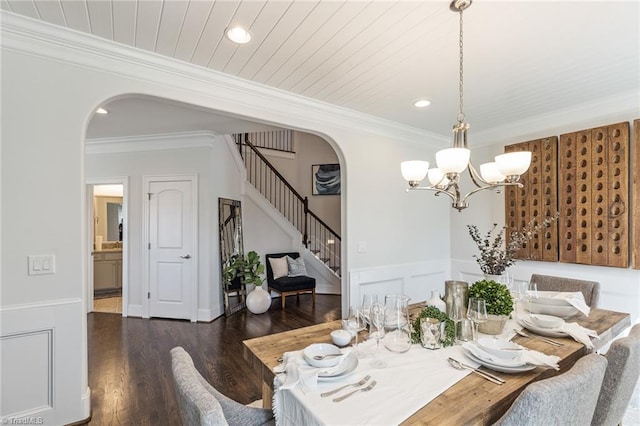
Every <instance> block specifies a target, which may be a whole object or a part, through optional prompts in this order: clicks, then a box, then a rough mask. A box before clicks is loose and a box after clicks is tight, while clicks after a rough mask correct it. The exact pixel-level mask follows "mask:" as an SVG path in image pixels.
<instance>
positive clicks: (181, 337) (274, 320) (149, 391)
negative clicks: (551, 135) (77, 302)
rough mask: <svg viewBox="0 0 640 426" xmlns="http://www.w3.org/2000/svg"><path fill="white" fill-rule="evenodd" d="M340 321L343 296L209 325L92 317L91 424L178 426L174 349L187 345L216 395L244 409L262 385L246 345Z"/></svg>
mask: <svg viewBox="0 0 640 426" xmlns="http://www.w3.org/2000/svg"><path fill="white" fill-rule="evenodd" d="M337 318H340V296H332V295H317V296H316V304H315V307H314V306H313V305H312V303H311V295H301V296H300V302H299V303H297V301H296V298H295V296H291V297H289V298H288V299H287V306H286V310H285V311H283V310H282V309H281V308H280V299H274V300H273V303H272V305H271V309H270V310H269V311H267V312H266V313H264V314H261V315H253V314H251V313H250V312H248V311H246V310H244V311H242V312H239V313H237V314H235V315H233V316H231V317H229V318H225V317H224V316H223V317H220V318H218V319H216V320H214V321H212V322H210V323H191V322H188V321H181V320H166V319H141V318H123V317H122V316H120V315H119V314H108V313H91V314H89V315H88V321H87V332H88V342H89V386H90V387H91V415H92V417H91V421H90V422H89V423H88V424H90V425H153V426H156V425H179V424H180V419H179V415H178V411H177V406H176V400H175V396H174V391H173V385H172V377H171V358H170V355H169V351H170V350H171V348H173V347H174V346H182V347H184V348H185V350H186V351H187V352H189V354H190V355H191V356H192V358H193V361H194V364H195V365H196V368H198V370H199V371H200V373H201V374H202V375H203V376H204V377H205V378H206V379H207V380H208V381H209V383H211V384H212V385H213V386H215V387H216V388H217V389H218V390H220V391H221V392H223V393H224V394H226V395H227V396H229V397H230V398H233V399H235V400H236V401H238V402H241V403H243V404H248V403H250V402H252V401H255V400H256V399H260V398H261V397H262V395H261V392H262V391H261V388H260V379H259V378H258V377H257V376H256V375H255V374H254V373H253V371H252V370H251V369H250V368H248V367H247V366H246V365H245V360H244V358H243V349H242V341H243V340H245V339H249V338H253V337H259V336H264V335H268V334H273V333H278V332H281V331H285V330H291V329H294V328H300V327H306V326H308V325H313V324H319V323H322V322H326V321H333V320H335V319H337Z"/></svg>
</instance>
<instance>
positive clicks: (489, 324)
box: [468, 280, 513, 334]
mask: <svg viewBox="0 0 640 426" xmlns="http://www.w3.org/2000/svg"><path fill="white" fill-rule="evenodd" d="M468 296H469V298H472V297H473V298H479V299H484V300H485V302H486V305H487V314H488V315H489V320H487V321H485V322H482V323H480V325H479V327H478V331H480V332H481V333H485V334H500V333H502V329H503V328H504V324H505V322H506V321H507V319H508V318H509V315H510V314H511V312H513V298H512V297H511V293H510V292H509V289H508V288H507V286H506V285H504V284H500V283H498V282H495V281H492V280H481V281H476V282H475V283H473V284H472V285H471V287H469V292H468Z"/></svg>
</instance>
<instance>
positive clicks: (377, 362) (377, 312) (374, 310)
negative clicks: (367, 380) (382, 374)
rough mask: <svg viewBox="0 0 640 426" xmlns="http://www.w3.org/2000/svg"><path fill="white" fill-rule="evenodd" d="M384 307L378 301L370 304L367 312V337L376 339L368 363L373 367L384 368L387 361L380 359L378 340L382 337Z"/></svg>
mask: <svg viewBox="0 0 640 426" xmlns="http://www.w3.org/2000/svg"><path fill="white" fill-rule="evenodd" d="M384 318H385V308H384V305H382V304H380V303H374V304H372V305H371V310H370V313H369V320H370V332H369V338H370V339H376V351H375V354H374V356H373V359H372V360H371V362H370V363H369V365H370V366H371V367H373V368H385V367H386V366H387V363H386V362H384V361H383V360H381V359H380V357H379V355H380V340H382V338H383V337H384Z"/></svg>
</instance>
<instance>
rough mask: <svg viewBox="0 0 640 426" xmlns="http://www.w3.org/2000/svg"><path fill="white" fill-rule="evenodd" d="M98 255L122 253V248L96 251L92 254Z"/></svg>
mask: <svg viewBox="0 0 640 426" xmlns="http://www.w3.org/2000/svg"><path fill="white" fill-rule="evenodd" d="M97 253H122V248H114V249H101V250H94V251H92V252H91V254H97Z"/></svg>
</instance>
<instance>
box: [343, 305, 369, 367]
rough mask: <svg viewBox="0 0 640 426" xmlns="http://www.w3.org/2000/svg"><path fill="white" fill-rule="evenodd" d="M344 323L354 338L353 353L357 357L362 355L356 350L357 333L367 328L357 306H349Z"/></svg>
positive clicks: (362, 355)
mask: <svg viewBox="0 0 640 426" xmlns="http://www.w3.org/2000/svg"><path fill="white" fill-rule="evenodd" d="M346 325H347V329H348V330H349V332H350V333H351V334H352V335H354V336H355V338H356V340H355V342H354V344H353V353H354V354H355V355H356V357H358V358H362V357H364V354H363V353H362V352H360V351H359V350H358V333H360V332H361V331H362V330H365V329H366V328H367V323H366V321H365V319H364V317H363V315H362V313H361V312H360V310H359V309H358V308H354V307H351V308H349V317H348V318H347V324H346Z"/></svg>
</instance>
